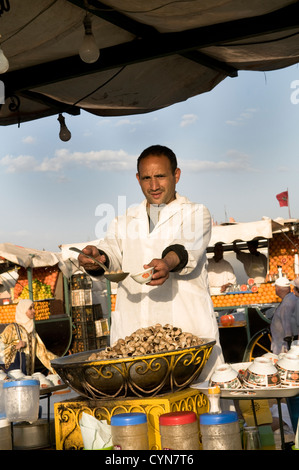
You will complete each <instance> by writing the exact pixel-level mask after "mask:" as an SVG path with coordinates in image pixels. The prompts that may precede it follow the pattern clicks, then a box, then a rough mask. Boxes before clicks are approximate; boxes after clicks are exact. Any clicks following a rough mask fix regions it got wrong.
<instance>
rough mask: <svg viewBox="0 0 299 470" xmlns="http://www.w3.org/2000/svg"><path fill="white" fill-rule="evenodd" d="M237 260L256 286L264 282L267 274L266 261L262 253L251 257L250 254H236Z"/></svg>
mask: <svg viewBox="0 0 299 470" xmlns="http://www.w3.org/2000/svg"><path fill="white" fill-rule="evenodd" d="M237 259H238V260H239V261H241V263H243V265H244V269H245V272H246V274H247V276H248V277H250V278H253V279H254V280H255V282H256V283H257V284H260V283H262V282H264V280H265V277H266V274H267V266H268V260H267V257H266V256H265V255H263V253H258V255H252V254H251V253H243V252H241V251H240V252H239V253H237Z"/></svg>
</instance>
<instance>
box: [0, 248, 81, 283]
mask: <svg viewBox="0 0 299 470" xmlns="http://www.w3.org/2000/svg"><path fill="white" fill-rule="evenodd" d="M0 256H2V257H3V258H5V259H6V260H8V261H10V262H11V263H14V264H16V265H18V266H22V267H23V268H26V269H27V268H40V267H46V266H55V265H56V264H57V265H58V267H59V269H60V270H61V271H62V272H63V274H65V275H66V276H70V271H72V267H71V266H70V264H69V263H68V262H67V261H66V260H63V259H62V255H61V253H53V252H51V251H44V250H36V249H34V248H24V247H22V246H18V245H13V244H11V243H0Z"/></svg>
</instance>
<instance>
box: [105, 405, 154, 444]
mask: <svg viewBox="0 0 299 470" xmlns="http://www.w3.org/2000/svg"><path fill="white" fill-rule="evenodd" d="M110 424H111V436H112V442H113V446H114V449H115V450H148V448H149V445H148V434H147V418H146V414H145V413H120V414H117V415H114V416H112V418H111V423H110Z"/></svg>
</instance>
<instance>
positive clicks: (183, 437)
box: [159, 411, 200, 450]
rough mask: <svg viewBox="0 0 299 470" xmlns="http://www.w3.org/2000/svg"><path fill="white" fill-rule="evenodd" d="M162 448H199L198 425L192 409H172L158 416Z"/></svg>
mask: <svg viewBox="0 0 299 470" xmlns="http://www.w3.org/2000/svg"><path fill="white" fill-rule="evenodd" d="M159 425H160V434H161V444H162V449H164V450H166V449H168V450H172V449H173V450H199V449H200V443H199V425H198V419H197V416H196V413H194V411H174V412H172V413H165V414H162V415H161V416H160V417H159Z"/></svg>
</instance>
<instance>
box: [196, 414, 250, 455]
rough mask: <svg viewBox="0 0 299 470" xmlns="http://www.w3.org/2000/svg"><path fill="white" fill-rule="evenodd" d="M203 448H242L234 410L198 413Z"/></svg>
mask: <svg viewBox="0 0 299 470" xmlns="http://www.w3.org/2000/svg"><path fill="white" fill-rule="evenodd" d="M199 419H200V433H201V438H202V448H203V450H242V443H241V434H240V426H239V420H238V415H237V413H236V412H235V411H226V412H224V413H217V414H216V413H215V414H210V413H204V414H202V415H200V417H199Z"/></svg>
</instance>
